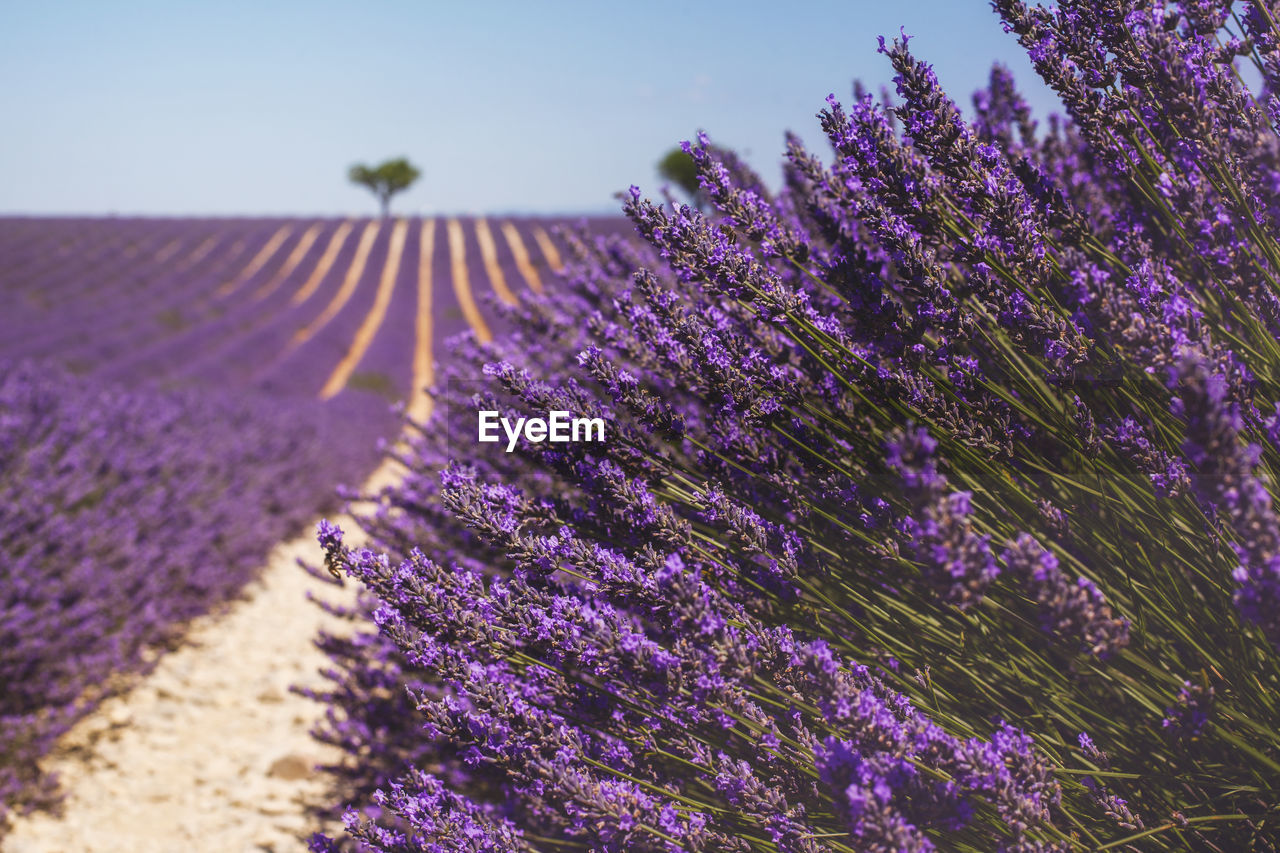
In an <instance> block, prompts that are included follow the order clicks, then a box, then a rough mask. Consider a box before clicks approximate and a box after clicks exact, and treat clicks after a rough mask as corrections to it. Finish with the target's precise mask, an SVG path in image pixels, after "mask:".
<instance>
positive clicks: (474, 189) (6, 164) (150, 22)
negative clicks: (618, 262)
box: [0, 0, 1054, 215]
mask: <svg viewBox="0 0 1280 853" xmlns="http://www.w3.org/2000/svg"><path fill="white" fill-rule="evenodd" d="M899 27H905V28H906V31H907V32H908V33H909V34H911V35H912V36H914V37H915V38H914V40H913V41H912V47H913V48H914V49H916V53H917V55H918V56H920V57H921V58H923V59H926V60H928V61H930V62H932V63H933V64H934V66H935V67H936V68H937V71H938V74H939V77H940V78H941V79H942V82H943V85H944V86H946V87H947V89H948V91H949V92H950V93H951V94H952V96H953V97H955V98H957V99H958V100H960V101H961V102H962V104H963V105H964V106H966V107H967V106H968V103H969V96H970V94H971V93H972V91H973V90H974V89H975V88H977V87H978V86H979V85H981V84H982V83H983V81H984V80H985V79H986V76H987V73H988V71H989V69H990V66H991V63H992V62H993V61H997V60H998V61H1001V62H1003V63H1005V64H1006V65H1008V66H1009V67H1011V68H1012V69H1013V70H1014V73H1015V75H1016V76H1017V78H1018V79H1019V81H1020V82H1021V84H1022V85H1023V88H1024V89H1025V90H1026V91H1027V94H1028V96H1029V98H1030V100H1031V101H1032V103H1033V104H1034V105H1035V106H1036V107H1037V108H1038V110H1040V111H1041V113H1042V114H1043V113H1044V112H1046V111H1048V110H1049V109H1052V108H1053V107H1054V101H1053V98H1052V95H1051V94H1050V93H1048V92H1047V91H1046V90H1044V89H1043V88H1042V87H1041V86H1039V85H1038V81H1037V80H1036V79H1035V77H1034V74H1033V73H1032V71H1031V68H1030V64H1029V63H1028V61H1027V60H1026V58H1025V57H1024V56H1023V54H1022V53H1021V51H1020V49H1019V48H1018V46H1017V43H1016V42H1015V41H1014V39H1013V37H1012V36H1010V35H1007V34H1005V33H1004V32H1003V31H1002V29H1001V27H1000V23H999V20H998V19H997V18H996V16H995V14H994V13H993V12H991V10H990V7H989V5H988V3H987V2H986V0H917V2H909V0H908V1H907V2H899V3H892V2H884V0H878V2H871V0H845V2H805V0H795V2H790V3H787V4H781V3H779V4H765V3H744V2H719V0H716V2H705V1H704V2H694V0H681V2H668V1H667V0H658V2H642V3H626V4H623V3H610V4H604V3H598V2H597V3H588V2H555V0H552V1H551V2H527V0H526V2H471V3H456V2H455V3H443V2H425V1H424V2H385V1H384V2H378V1H377V0H374V1H373V2H365V3H354V2H349V3H334V2H323V1H322V0H311V2H286V1H285V0H281V1H280V2H261V0H259V2H239V0H226V2H219V3H200V4H197V3H190V2H173V0H167V2H129V0H121V2H58V0H50V1H49V2H44V3H18V2H15V0H0V81H2V83H3V85H0V116H3V117H4V121H3V124H4V131H3V132H2V133H0V212H5V213H83V214H106V213H121V214H180V215H190V214H216V215H227V214H262V215H270V214H346V213H372V212H374V211H375V210H376V206H375V203H374V200H373V198H372V196H370V195H369V194H368V193H367V192H365V191H363V190H361V189H359V188H356V187H353V186H352V185H350V184H349V183H348V182H347V181H346V178H345V175H346V169H347V167H348V166H350V165H351V164H352V163H354V162H358V161H378V160H381V159H384V158H386V157H391V156H399V155H404V156H407V157H409V158H410V160H412V161H413V162H414V163H416V164H417V165H419V166H420V167H421V168H422V169H423V171H424V173H425V174H424V177H423V179H422V180H421V181H420V182H419V183H418V184H417V185H416V186H415V187H414V188H413V189H411V190H410V191H408V192H407V193H405V194H403V195H401V196H399V197H397V198H396V200H395V202H394V204H393V208H394V209H395V210H396V211H398V212H402V213H422V214H437V213H495V214H496V213H516V212H530V213H592V212H612V211H614V210H616V203H615V202H614V201H613V200H612V198H611V196H612V194H613V193H614V192H616V191H618V190H621V189H625V188H626V187H627V186H628V185H629V184H632V183H635V184H639V185H640V186H641V188H642V189H644V190H645V191H646V193H647V194H650V195H656V193H657V190H658V186H659V179H658V177H657V175H656V173H655V171H654V163H655V162H656V161H657V160H658V158H659V157H660V156H661V155H662V154H663V152H664V151H666V150H667V149H668V148H669V147H670V146H672V145H674V144H676V143H677V142H678V141H679V140H681V139H686V138H689V137H691V136H692V135H693V134H694V133H695V132H696V131H697V130H699V129H704V130H706V131H707V132H708V133H709V134H710V135H711V137H712V139H713V140H715V141H716V142H720V143H722V144H725V145H729V146H731V147H734V148H736V149H738V150H739V151H741V152H744V153H745V154H746V156H747V159H748V161H749V162H751V163H752V164H753V165H754V166H755V167H756V168H757V169H759V170H760V171H761V172H762V173H763V174H764V175H765V176H766V177H767V178H768V179H769V180H770V181H775V182H776V179H777V175H778V166H777V164H778V163H779V161H780V158H781V152H782V150H783V137H782V135H783V131H784V130H785V129H788V128H789V129H791V130H794V131H796V132H797V133H799V134H800V135H801V136H802V137H803V138H804V139H805V140H806V142H808V143H809V144H810V145H811V146H813V147H814V148H815V149H817V150H823V151H825V150H826V149H825V147H823V145H822V137H821V133H820V132H819V130H818V128H817V120H816V119H815V118H814V115H815V113H817V111H818V110H819V109H821V108H822V106H823V99H824V98H825V97H826V95H827V93H829V92H834V93H836V95H837V96H838V97H841V98H843V99H848V97H849V93H850V91H851V84H852V81H853V80H854V79H855V78H860V79H862V80H863V81H864V82H866V83H868V84H869V85H871V86H872V87H873V88H876V87H878V86H879V85H881V84H884V83H888V82H889V81H890V79H891V77H892V75H891V72H890V70H889V67H888V64H887V62H886V61H885V58H884V57H883V56H879V55H877V53H876V36H877V35H879V34H895V33H897V32H898V28H899Z"/></svg>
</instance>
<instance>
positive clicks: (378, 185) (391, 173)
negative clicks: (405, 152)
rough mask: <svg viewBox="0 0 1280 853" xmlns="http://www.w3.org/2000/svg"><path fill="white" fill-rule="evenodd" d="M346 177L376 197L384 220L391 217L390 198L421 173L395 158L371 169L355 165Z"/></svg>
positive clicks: (362, 165)
mask: <svg viewBox="0 0 1280 853" xmlns="http://www.w3.org/2000/svg"><path fill="white" fill-rule="evenodd" d="M347 177H349V178H350V179H351V182H352V183H354V184H359V185H360V186H362V187H365V188H366V189H368V190H369V191H370V192H372V193H373V194H374V195H375V196H377V198H378V203H379V204H380V205H381V207H382V218H383V219H386V218H387V217H388V216H390V215H391V197H392V196H393V195H395V194H396V193H399V192H403V191H404V190H407V189H408V188H409V187H410V186H412V185H413V183H414V181H416V180H418V178H420V177H422V172H421V171H419V170H418V168H417V167H416V166H414V165H413V164H411V163H410V162H409V161H408V160H407V159H405V158H404V157H397V158H395V159H392V160H386V161H384V162H382V163H380V164H379V165H377V166H372V167H370V166H366V165H365V164H363V163H357V164H356V165H354V166H352V167H351V169H350V170H349V171H348V172H347Z"/></svg>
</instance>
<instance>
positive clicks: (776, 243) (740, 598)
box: [312, 0, 1280, 853]
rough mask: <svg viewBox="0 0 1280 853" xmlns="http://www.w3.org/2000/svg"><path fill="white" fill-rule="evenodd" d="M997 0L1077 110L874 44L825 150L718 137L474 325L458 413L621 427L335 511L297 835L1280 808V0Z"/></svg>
mask: <svg viewBox="0 0 1280 853" xmlns="http://www.w3.org/2000/svg"><path fill="white" fill-rule="evenodd" d="M994 5H995V6H996V8H997V10H998V11H999V13H1000V14H1001V16H1002V17H1003V19H1004V21H1005V26H1006V28H1007V29H1008V30H1009V31H1011V32H1013V33H1014V34H1016V36H1017V38H1018V39H1019V40H1020V42H1021V43H1022V44H1023V45H1024V46H1025V47H1026V48H1027V49H1028V51H1029V53H1030V55H1031V58H1032V60H1033V62H1034V64H1035V66H1036V68H1037V70H1038V71H1039V72H1040V74H1041V75H1042V76H1043V77H1044V79H1045V80H1046V82H1047V83H1048V84H1049V85H1050V86H1052V87H1053V89H1054V90H1055V91H1056V92H1057V93H1058V94H1059V95H1060V96H1061V98H1062V100H1063V103H1064V105H1065V107H1066V109H1067V111H1068V113H1069V116H1070V119H1069V120H1054V121H1052V122H1050V124H1049V126H1048V127H1047V128H1037V127H1036V125H1035V124H1034V123H1033V121H1032V119H1031V116H1030V113H1029V111H1028V109H1027V107H1026V105H1025V103H1024V102H1023V101H1022V99H1021V98H1020V97H1019V96H1018V95H1017V93H1016V91H1015V90H1014V87H1013V86H1012V80H1011V78H1010V77H1009V75H1008V74H1007V72H1003V71H999V70H997V71H996V72H995V73H993V75H992V79H991V85H990V88H989V89H987V90H985V91H982V92H979V93H978V94H977V96H976V97H975V99H974V114H975V119H974V120H973V121H966V120H965V119H964V118H963V117H962V116H961V114H960V112H959V110H958V109H957V108H956V106H955V105H954V103H953V102H952V101H951V100H949V99H948V97H947V96H946V95H945V93H944V92H943V90H942V89H941V88H940V86H939V83H938V81H937V79H936V78H935V76H934V74H933V72H932V70H931V69H930V67H929V66H928V65H927V64H924V63H921V62H919V61H918V60H917V59H916V58H915V57H914V56H913V55H912V53H911V51H910V50H909V49H908V47H907V44H906V39H905V37H904V38H902V39H900V40H895V41H893V42H891V43H887V44H883V45H882V51H883V52H884V53H885V54H886V55H887V59H888V61H889V63H891V65H892V68H893V70H894V72H895V74H896V77H895V82H896V93H897V94H896V99H895V100H896V103H895V104H892V105H886V104H883V103H877V102H876V101H875V100H874V99H873V98H871V97H869V96H864V95H863V94H862V93H860V92H857V93H855V97H854V100H853V102H852V104H851V105H850V106H848V107H846V106H844V105H842V104H841V103H840V102H839V101H838V100H837V99H836V98H834V97H831V98H829V99H828V102H827V104H826V107H825V109H823V110H822V112H821V116H820V117H821V122H822V127H823V129H824V131H825V132H826V134H827V136H828V138H829V140H830V143H831V145H832V147H833V149H834V152H835V157H834V160H833V161H832V162H825V159H826V158H820V157H817V156H814V155H813V154H810V153H809V152H808V151H806V150H805V149H804V148H803V147H802V146H801V145H800V144H799V142H798V141H796V140H791V141H790V143H789V146H788V152H787V160H786V163H785V166H784V174H785V179H786V180H785V186H784V188H783V189H782V190H781V191H780V192H778V193H777V194H772V193H770V192H769V190H768V189H766V187H765V186H764V185H763V184H762V182H761V181H760V180H759V179H758V178H757V177H756V176H755V175H753V174H751V173H750V171H749V170H747V169H746V168H744V167H743V165H742V164H741V163H740V162H739V161H738V160H737V159H736V158H734V157H733V156H732V155H731V154H729V153H728V152H724V151H721V150H718V149H716V148H715V147H713V146H711V145H709V144H708V143H706V142H705V141H704V140H700V141H699V142H698V143H696V144H694V145H691V146H689V149H688V150H689V152H690V155H691V156H692V157H693V158H694V159H695V160H696V162H697V165H698V169H699V173H700V175H701V180H702V185H703V187H704V189H705V192H706V194H707V196H708V198H710V199H711V201H712V204H713V206H714V211H713V212H712V213H711V214H709V215H707V216H703V215H701V214H699V213H698V212H696V211H693V210H691V209H689V208H687V207H683V208H672V207H658V206H654V205H653V204H651V203H650V202H648V201H646V200H643V197H642V195H641V193H640V192H639V190H633V193H632V198H631V200H630V201H628V202H627V204H626V213H627V215H628V216H629V217H630V218H631V219H632V221H633V223H634V224H635V226H636V228H637V229H638V231H639V232H640V234H641V235H642V236H643V237H644V238H645V241H646V242H647V244H648V245H647V246H645V247H644V248H642V249H637V248H635V247H633V246H629V245H627V244H624V243H619V242H616V241H609V240H587V241H583V242H581V243H580V244H579V245H577V246H576V249H575V252H574V255H575V258H576V260H575V261H574V262H573V263H572V264H571V265H570V268H569V274H568V282H567V286H565V287H564V290H563V293H562V294H561V296H560V298H558V299H556V300H555V301H550V300H542V301H534V302H531V303H526V304H523V305H521V306H520V307H519V308H517V309H515V310H513V311H512V312H511V320H510V322H511V323H512V325H513V326H514V328H515V331H514V332H513V334H512V336H511V337H510V338H509V339H507V340H505V341H500V342H497V343H495V344H492V345H487V346H486V345H482V344H480V343H478V342H475V341H471V342H469V343H467V344H465V345H460V346H458V347H457V348H456V350H457V354H458V358H457V361H456V362H455V363H454V365H453V368H452V369H451V370H450V371H449V372H448V373H447V374H446V376H447V377H448V378H452V377H458V378H459V379H462V378H465V377H466V376H468V375H471V374H473V373H474V371H476V370H478V369H481V368H482V366H483V368H482V369H483V370H484V371H485V373H486V375H487V381H486V382H485V383H484V385H483V386H482V387H481V388H479V389H478V390H477V389H476V388H475V386H474V385H470V386H468V387H466V388H464V387H463V385H462V384H461V383H457V384H448V383H446V385H445V387H444V389H443V398H442V403H443V406H442V407H440V408H438V412H440V414H441V416H444V415H446V414H448V412H449V411H453V412H455V413H458V412H461V413H466V412H469V413H470V416H471V417H472V418H474V414H475V410H476V408H477V407H483V408H489V409H498V410H501V411H503V412H504V413H505V414H507V415H508V416H510V417H512V418H514V417H518V416H523V415H528V414H530V413H531V412H543V411H546V410H548V409H567V410H570V411H574V412H577V413H581V414H585V415H589V416H594V417H600V418H603V419H604V420H605V421H606V423H607V428H606V432H607V434H608V436H609V440H608V441H607V442H606V443H604V444H603V445H601V444H585V443H583V444H558V445H549V444H528V443H526V444H525V445H523V446H522V447H521V448H520V452H518V453H513V454H504V453H501V452H487V451H486V450H485V449H484V448H482V447H480V446H473V447H462V446H461V445H459V444H458V443H457V442H456V441H455V442H454V443H452V444H450V443H448V442H445V441H443V440H442V438H441V435H442V433H443V432H444V431H442V430H439V429H432V430H426V431H424V433H423V435H422V436H421V437H420V438H419V440H417V441H416V443H415V444H414V446H413V448H412V449H411V450H410V451H407V452H406V453H405V462H406V463H407V464H408V465H409V467H410V468H411V471H412V473H411V474H410V476H409V477H408V478H407V479H406V480H405V482H404V483H403V484H402V485H400V486H398V487H395V488H392V489H389V490H387V491H386V492H385V493H384V494H383V495H382V496H381V505H380V509H379V511H378V512H377V513H375V514H374V515H372V516H371V517H368V518H366V519H364V521H363V523H364V525H365V526H366V527H367V528H368V529H369V531H370V532H371V534H372V535H373V539H374V545H373V547H371V548H361V549H351V548H348V547H346V546H345V545H344V544H343V534H342V532H341V531H339V530H337V529H336V528H334V527H333V526H332V525H329V524H327V523H326V524H322V525H321V526H320V535H319V538H320V541H321V543H322V544H323V545H324V546H325V548H326V550H327V554H328V560H329V562H330V564H331V565H332V566H335V567H339V568H341V569H343V570H345V571H346V572H348V573H349V574H350V575H351V576H353V577H356V578H358V579H359V580H361V581H362V582H363V583H364V584H366V585H367V587H368V588H369V590H370V596H369V598H368V600H367V601H366V609H365V611H364V613H363V615H361V614H353V618H355V619H360V618H367V619H368V620H369V622H366V624H365V626H364V630H363V631H362V633H360V634H359V635H357V637H356V638H355V639H352V640H340V639H335V638H332V637H326V638H323V639H322V645H323V646H324V647H325V648H326V649H327V650H328V652H329V653H330V655H331V656H332V658H333V660H334V662H335V675H334V681H333V686H332V688H331V689H330V690H328V691H326V692H325V693H323V694H322V695H320V696H318V698H319V699H321V700H323V701H325V702H327V703H328V706H329V717H328V723H327V725H326V726H325V728H324V730H323V731H322V732H321V736H322V737H323V738H324V739H326V740H328V741H331V742H333V743H336V744H339V745H340V746H342V747H344V748H345V749H346V750H347V751H348V753H349V756H350V758H349V760H348V761H347V762H345V763H344V764H343V765H342V766H341V767H339V768H336V769H337V771H338V772H339V774H340V775H341V779H342V780H343V787H342V790H341V791H340V794H341V800H340V803H341V804H349V805H350V810H349V811H348V812H347V819H346V820H347V829H348V835H347V836H345V837H344V838H343V839H338V840H330V839H325V838H322V837H317V838H315V839H314V840H313V842H312V846H313V849H315V850H317V851H320V850H336V849H345V848H348V847H351V848H356V849H361V850H377V851H395V853H402V851H406V852H407V851H410V850H432V851H435V850H441V851H443V850H449V851H550V850H582V849H591V850H601V851H619V853H621V851H694V850H707V851H710V850H732V851H743V853H746V851H753V853H754V851H761V853H762V852H763V851H803V853H818V851H838V853H856V851H884V852H885V853H888V851H932V850H947V851H963V853H991V851H1001V853H1050V851H1054V853H1066V851H1084V850H1089V851H1098V850H1121V849H1123V850H1152V851H1188V850H1204V851H1244V850H1259V851H1276V850H1280V799H1278V798H1277V792H1280V657H1278V655H1277V649H1280V617H1278V616H1277V614H1280V515H1277V512H1276V509H1275V506H1274V495H1273V491H1274V490H1275V488H1276V484H1277V482H1280V481H1278V480H1277V478H1276V475H1277V473H1278V472H1280V382H1278V381H1277V380H1278V379H1280V343H1278V341H1280V137H1278V135H1277V124H1278V123H1280V99H1278V98H1277V96H1276V95H1273V94H1272V92H1276V91H1277V90H1280V27H1277V21H1278V20H1280V4H1276V3H1273V2H1268V3H1250V4H1247V5H1245V6H1243V7H1242V8H1232V5H1231V4H1230V3H1217V2H1204V1H1203V0H1196V2H1171V3H1158V4H1142V3H1136V2H1123V0H1093V2H1085V0H1064V2H1063V3H1062V4H1061V6H1060V7H1059V9H1058V10H1055V11H1050V10H1046V9H1043V8H1039V7H1036V8H1028V7H1027V6H1025V5H1024V4H1022V3H1020V2H1017V0H997V2H996V3H995V4H994ZM1240 64H1252V65H1253V66H1254V67H1255V69H1256V72H1257V74H1258V75H1260V76H1261V79H1262V80H1263V81H1264V84H1263V88H1262V89H1260V90H1259V91H1251V90H1250V89H1248V88H1247V87H1246V86H1245V84H1244V83H1243V82H1242V80H1244V79H1246V76H1245V75H1243V74H1241V73H1240V71H1239V68H1238V67H1237V66H1238V65H1240ZM339 808H341V805H340V806H339Z"/></svg>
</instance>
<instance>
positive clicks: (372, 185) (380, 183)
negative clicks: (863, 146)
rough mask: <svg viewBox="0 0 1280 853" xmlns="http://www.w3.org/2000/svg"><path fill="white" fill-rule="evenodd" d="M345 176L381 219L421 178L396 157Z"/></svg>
mask: <svg viewBox="0 0 1280 853" xmlns="http://www.w3.org/2000/svg"><path fill="white" fill-rule="evenodd" d="M690 165H692V163H691V164H690ZM347 176H348V177H349V178H350V179H351V182H352V183H353V184H359V185H360V186H362V187H367V188H368V189H369V190H370V191H371V192H372V193H373V194H374V195H376V196H377V197H378V203H379V204H381V205H382V218H383V219H385V218H387V217H388V216H390V215H391V197H392V196H393V195H395V194H396V193H398V192H401V191H403V190H407V189H408V188H409V187H410V186H412V184H413V182H414V181H416V180H418V178H420V177H421V176H422V172H420V171H418V169H417V167H415V166H413V165H412V164H411V163H410V162H409V161H408V160H406V159H405V158H403V157H397V158H396V159H394V160H387V161H386V162H384V163H381V164H380V165H378V166H374V167H372V168H371V167H369V166H366V165H364V164H363V163H357V164H356V165H354V166H352V167H351V170H350V171H349V172H348V173H347Z"/></svg>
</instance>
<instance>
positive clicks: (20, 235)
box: [0, 219, 560, 397]
mask: <svg viewBox="0 0 1280 853" xmlns="http://www.w3.org/2000/svg"><path fill="white" fill-rule="evenodd" d="M557 224H558V223H556V222H553V221H545V220H515V221H502V222H494V223H492V224H491V223H489V222H486V221H485V220H474V219H472V220H465V219H464V220H447V221H446V220H426V221H420V220H400V221H397V222H382V223H379V222H376V221H374V222H367V221H345V222H344V221H338V220H319V221H298V220H285V221H281V220H238V219H233V220H163V219H161V220H24V219H10V220H0V293H3V295H4V296H5V299H6V303H7V310H6V312H5V313H4V314H3V316H0V355H3V356H5V357H26V358H39V359H50V360H56V361H58V362H59V363H61V364H63V365H64V366H66V367H67V368H68V369H69V370H70V371H72V372H74V373H77V374H91V375H94V376H95V377H98V378H102V379H110V380H116V379H118V380H123V381H126V382H137V381H146V382H157V383H159V384H162V385H164V386H166V387H182V386H189V385H199V384H204V383H213V384H219V385H234V386H255V387H259V388H263V389H266V390H270V391H272V392H282V393H289V394H304V395H316V394H318V393H320V392H321V390H322V389H323V387H324V384H325V382H326V379H327V378H329V376H330V375H331V373H332V371H333V369H334V368H335V366H336V365H337V364H338V363H339V362H340V361H341V360H342V359H343V357H344V356H345V355H347V354H348V353H349V351H350V350H351V347H352V344H353V339H354V337H355V335H356V332H357V331H358V330H359V329H360V328H361V326H362V325H363V324H364V322H365V321H366V320H368V319H369V318H370V315H371V313H374V314H377V315H379V316H381V317H383V318H384V319H383V320H381V321H380V322H379V323H377V324H376V325H375V326H374V327H373V329H372V331H373V332H374V333H375V334H374V337H373V345H372V346H371V347H369V349H368V351H367V352H365V353H364V354H363V355H364V357H363V358H362V359H361V361H360V364H359V365H357V369H358V370H359V371H360V372H361V373H362V374H363V376H361V377H357V382H355V383H354V385H355V388H354V390H360V389H361V388H362V387H363V386H371V387H373V388H376V389H378V390H381V391H383V392H384V396H389V397H403V396H405V395H407V394H408V392H409V390H410V388H411V382H412V377H411V375H410V370H411V366H412V363H413V353H414V347H415V334H416V333H417V324H416V319H417V316H418V314H419V308H420V306H419V304H418V301H419V297H420V284H419V282H420V280H422V279H426V280H427V281H428V282H429V285H428V286H429V289H430V297H429V298H430V299H431V303H430V307H429V311H430V321H431V334H433V335H434V337H435V338H437V339H441V338H443V337H446V336H448V335H450V334H453V333H455V332H457V331H459V330H461V329H463V328H466V327H468V325H469V324H470V325H471V326H473V327H476V328H479V329H482V330H484V331H483V332H482V334H486V335H487V334H488V333H489V332H491V330H489V329H488V328H487V327H488V325H489V322H490V321H489V320H487V319H486V317H490V316H491V312H490V305H491V304H492V303H493V302H494V301H495V300H506V301H512V300H514V299H516V298H518V296H519V294H520V293H523V292H528V291H529V290H530V289H535V290H536V289H537V288H539V287H541V281H542V278H543V277H545V276H547V275H548V274H549V273H550V272H551V271H552V270H554V269H556V268H557V267H558V266H559V264H560V260H559V256H558V252H557V251H556V249H555V246H554V243H553V242H552V241H551V239H550V238H549V236H548V233H549V232H550V231H551V230H553V229H554V227H555V225H557ZM460 273H461V276H460V275H459V274H460ZM459 277H461V279H462V280H461V281H459V280H458V279H459ZM384 285H385V287H384ZM388 296H389V301H387V302H385V303H384V304H379V300H380V299H386V298H387V297H388ZM375 309H376V310H375ZM361 380H362V381H361ZM343 390H345V387H344V389H343Z"/></svg>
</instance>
